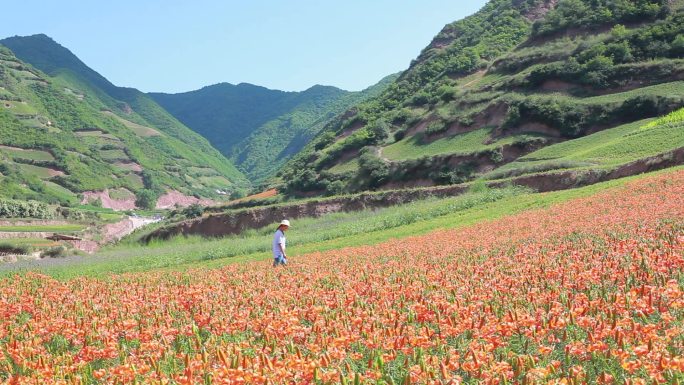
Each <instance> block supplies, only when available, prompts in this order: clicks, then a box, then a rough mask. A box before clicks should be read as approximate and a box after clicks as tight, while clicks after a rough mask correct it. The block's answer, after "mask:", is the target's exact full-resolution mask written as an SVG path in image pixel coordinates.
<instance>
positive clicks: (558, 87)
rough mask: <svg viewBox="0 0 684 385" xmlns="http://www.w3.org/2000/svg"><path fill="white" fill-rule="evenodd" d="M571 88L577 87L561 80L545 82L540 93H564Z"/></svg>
mask: <svg viewBox="0 0 684 385" xmlns="http://www.w3.org/2000/svg"><path fill="white" fill-rule="evenodd" d="M573 88H577V86H576V85H575V84H572V83H568V82H564V81H562V80H547V81H545V82H544V83H543V84H542V85H541V89H542V91H550V92H565V91H568V90H571V89H573Z"/></svg>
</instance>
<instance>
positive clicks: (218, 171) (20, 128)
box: [0, 35, 248, 205]
mask: <svg viewBox="0 0 684 385" xmlns="http://www.w3.org/2000/svg"><path fill="white" fill-rule="evenodd" d="M36 42H37V43H36ZM5 44H6V45H10V46H13V47H14V49H15V50H17V51H19V52H21V53H22V55H25V56H24V57H25V58H27V57H28V58H32V59H33V61H34V62H36V63H38V64H39V65H41V66H43V68H45V69H46V70H48V71H49V72H50V74H51V75H50V74H47V73H44V72H42V71H41V70H40V69H39V68H37V67H34V66H33V64H31V63H28V62H24V61H22V60H21V58H19V57H17V56H15V54H14V51H12V50H11V49H9V48H6V47H5ZM45 46H47V48H48V49H45V50H38V49H36V47H42V48H44V47H45ZM0 47H1V48H2V59H1V60H0V69H1V71H0V75H2V77H1V78H0V81H1V82H2V92H1V93H0V94H2V95H0V99H3V100H5V102H4V105H3V106H2V107H4V108H3V109H2V111H0V112H1V113H2V116H1V118H2V119H1V120H2V122H3V124H2V127H0V129H1V130H2V135H0V144H1V145H3V146H4V147H3V148H1V149H0V159H2V161H1V162H0V163H1V164H2V166H3V171H2V172H1V173H2V174H3V177H2V183H3V186H4V187H5V188H3V196H8V197H13V198H18V199H25V198H29V197H34V198H40V200H47V201H53V202H54V201H60V202H62V203H64V204H75V203H80V202H77V196H78V195H79V194H80V195H87V194H86V193H88V194H91V193H92V192H93V191H103V190H104V191H107V190H112V191H113V193H114V192H116V191H118V193H116V194H118V195H120V196H126V197H128V198H125V199H131V198H130V197H131V196H132V195H133V194H135V195H136V196H137V195H146V197H147V198H148V199H147V204H148V205H149V204H153V202H151V201H152V200H155V199H156V197H159V196H161V195H163V194H165V192H169V191H171V190H178V191H180V192H182V193H183V194H186V195H188V196H192V195H197V196H198V197H206V198H214V199H221V198H222V196H221V195H220V194H218V193H217V192H218V191H223V192H226V193H229V192H233V191H238V190H244V189H246V188H247V186H248V182H247V180H246V179H245V178H244V176H242V174H241V173H240V172H239V171H238V170H237V169H235V168H234V166H233V165H232V164H231V162H230V161H229V160H227V159H226V158H224V157H223V156H222V155H220V154H219V153H218V151H216V150H215V149H213V148H212V147H211V146H210V145H209V143H208V142H207V141H206V140H205V139H204V138H202V137H201V136H199V135H198V134H196V133H194V132H193V131H191V130H190V129H188V128H187V127H184V126H183V125H182V124H180V123H179V122H177V121H176V120H175V118H173V117H172V116H171V115H169V114H168V113H166V112H165V111H164V110H163V109H161V107H159V106H157V105H156V103H154V102H153V101H152V100H151V99H149V98H148V97H146V96H145V95H144V94H142V93H140V92H139V91H137V90H135V89H132V88H119V87H116V86H114V85H113V84H111V83H110V82H109V81H107V80H106V79H105V78H104V77H102V76H101V75H99V74H97V73H96V72H95V71H92V70H90V69H89V67H87V66H86V65H85V64H84V63H83V62H81V61H80V59H78V58H77V57H75V55H73V54H71V53H70V51H68V50H67V49H66V48H64V47H62V46H60V45H59V44H57V43H56V42H54V40H52V39H50V38H48V37H47V36H45V35H37V36H35V35H34V36H33V37H28V38H21V37H14V38H8V39H4V40H2V44H1V45H0ZM55 56H57V57H59V59H56V58H55ZM46 62H52V64H50V65H48V64H45V63H46ZM41 63H42V64H41ZM79 70H80V71H84V72H83V73H85V75H84V76H82V75H80V74H79V73H78V72H77V71H79ZM107 92H109V93H107ZM111 93H117V94H116V95H117V96H121V95H123V96H125V97H126V99H127V100H126V101H123V100H118V99H115V98H114V97H113V96H112V95H110V94H111ZM198 149H199V150H200V151H197V150H198ZM34 158H35V159H34ZM184 169H185V170H197V172H200V171H201V173H203V175H199V174H197V172H195V171H193V172H188V173H185V172H183V171H182V170H184ZM46 186H48V187H46ZM121 189H125V191H124V190H121ZM144 191H147V193H143V192H144ZM137 198H138V200H140V199H139V198H140V197H139V196H138V197H137ZM79 199H80V198H79ZM122 199H124V198H122Z"/></svg>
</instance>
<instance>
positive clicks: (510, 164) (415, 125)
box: [280, 0, 684, 195]
mask: <svg viewBox="0 0 684 385" xmlns="http://www.w3.org/2000/svg"><path fill="white" fill-rule="evenodd" d="M680 3H681V2H670V1H666V0H636V1H624V2H611V1H605V0H600V1H589V0H560V1H556V0H528V1H521V0H493V1H490V2H489V3H488V4H487V5H486V6H485V7H484V8H483V9H482V10H481V11H480V12H478V13H477V14H475V15H473V16H471V17H468V18H466V19H464V20H461V21H457V22H455V23H452V24H450V25H447V26H446V27H445V28H444V29H443V30H442V31H441V32H440V33H439V34H438V35H437V36H436V37H435V38H434V40H433V41H432V43H431V44H430V45H429V46H428V47H427V48H425V49H424V50H423V52H422V53H421V54H420V56H419V57H418V58H417V59H416V60H415V61H414V62H412V64H411V67H410V68H409V69H408V70H407V71H406V72H404V73H403V74H402V75H401V76H400V77H399V79H397V80H396V81H395V82H394V83H393V84H391V85H390V86H389V87H388V88H387V89H386V90H385V91H384V92H383V93H382V94H381V95H380V96H378V97H377V98H374V99H371V100H369V101H367V102H365V103H361V104H360V105H358V106H356V107H355V108H354V109H351V110H349V111H348V112H347V113H346V114H344V115H342V116H341V117H339V118H338V119H335V120H334V121H333V122H331V123H330V124H329V125H328V126H327V127H326V128H325V129H324V130H323V133H322V134H321V135H319V136H318V137H317V138H316V139H315V140H314V141H312V143H311V144H310V145H308V146H307V147H306V148H305V150H304V151H302V153H301V154H300V155H299V156H298V157H297V158H296V159H294V160H293V161H292V162H290V163H289V164H288V165H287V166H286V167H284V169H283V170H282V171H281V172H280V177H281V178H282V180H283V181H284V182H283V184H284V187H285V189H286V190H287V191H288V192H290V193H291V194H306V195H311V194H322V193H329V194H335V193H340V192H350V191H359V190H366V189H376V188H388V187H400V186H415V185H435V184H452V183H460V182H466V181H470V180H473V179H476V178H487V179H496V178H506V177H510V176H511V175H521V174H524V173H537V172H549V171H553V170H559V169H568V168H582V167H599V168H600V167H612V166H616V165H617V164H621V163H620V162H623V161H628V159H627V158H630V160H633V159H631V157H630V156H627V157H623V158H620V157H616V158H615V159H613V160H611V161H610V162H603V163H602V161H599V160H597V159H596V157H594V158H592V159H589V160H587V159H585V158H589V157H585V156H583V155H582V154H590V153H591V151H592V148H593V149H596V148H597V147H599V146H601V145H602V143H605V145H606V146H607V147H610V146H614V147H619V146H623V145H627V146H631V147H634V148H636V147H639V148H642V149H643V148H646V149H647V151H636V152H634V153H633V154H642V153H647V154H648V155H653V154H657V153H659V152H666V151H668V150H671V149H673V148H678V147H684V138H682V137H681V135H679V134H678V133H679V132H680V131H681V124H659V125H657V127H658V128H657V129H649V128H646V127H651V126H649V125H648V121H644V119H649V118H654V117H658V116H663V115H666V114H668V113H670V112H672V111H675V110H677V109H679V108H680V107H682V106H684V82H682V80H684V60H683V58H684V13H682V11H681V9H680V8H681V7H680ZM651 134H655V135H656V136H651ZM585 137H586V139H582V138H585ZM663 137H669V138H670V140H669V141H668V140H663V139H662V138H663ZM616 138H622V139H620V141H618V142H612V141H614V140H617V139H616ZM548 146H553V147H550V148H554V150H551V149H549V150H547V151H544V150H543V149H545V148H546V147H548ZM607 147H606V148H607ZM555 149H563V150H562V151H561V150H555ZM570 149H574V150H573V151H574V152H575V153H576V154H580V155H571V154H569V153H568V152H569V151H570ZM535 151H539V153H536V152H535ZM556 151H561V152H563V153H564V154H565V155H563V156H562V157H560V158H558V159H552V158H551V157H552V156H553V155H549V154H551V153H555V152H556ZM535 154H537V155H539V156H537V155H535ZM594 155H596V151H595V154H594ZM537 159H538V160H540V162H539V163H538V164H537V163H534V162H536V160H537ZM541 160H544V161H541ZM542 163H543V164H542ZM521 164H524V165H525V166H521ZM513 169H515V170H517V171H512V170H513Z"/></svg>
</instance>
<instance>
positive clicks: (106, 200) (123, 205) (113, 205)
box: [81, 190, 136, 211]
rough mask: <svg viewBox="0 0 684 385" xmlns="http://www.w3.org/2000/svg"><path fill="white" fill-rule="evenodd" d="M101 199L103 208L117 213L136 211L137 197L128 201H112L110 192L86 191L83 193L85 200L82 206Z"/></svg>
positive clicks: (82, 201) (127, 199)
mask: <svg viewBox="0 0 684 385" xmlns="http://www.w3.org/2000/svg"><path fill="white" fill-rule="evenodd" d="M97 199H100V200H101V201H102V207H104V208H107V209H112V210H115V211H125V210H134V209H135V208H136V206H135V197H130V198H126V199H112V198H111V197H110V196H109V190H104V191H86V192H84V193H83V199H82V200H81V204H86V203H88V202H90V201H94V200H97Z"/></svg>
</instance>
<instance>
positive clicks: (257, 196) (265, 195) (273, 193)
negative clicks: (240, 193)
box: [227, 189, 278, 205]
mask: <svg viewBox="0 0 684 385" xmlns="http://www.w3.org/2000/svg"><path fill="white" fill-rule="evenodd" d="M276 195H278V190H276V189H270V190H266V191H262V192H260V193H258V194H253V195H250V196H246V197H244V198H240V199H235V200H233V201H230V202H228V203H227V204H228V205H230V204H233V203H240V202H247V201H252V200H257V199H266V198H272V197H274V196H276Z"/></svg>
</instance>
